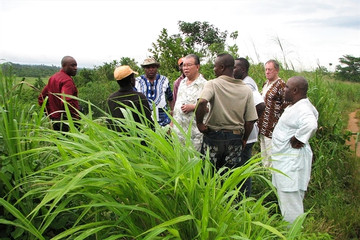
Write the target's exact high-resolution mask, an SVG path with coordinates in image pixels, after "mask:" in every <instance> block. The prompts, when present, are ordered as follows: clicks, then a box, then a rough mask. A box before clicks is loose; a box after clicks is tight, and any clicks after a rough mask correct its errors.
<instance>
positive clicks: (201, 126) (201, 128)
mask: <svg viewBox="0 0 360 240" xmlns="http://www.w3.org/2000/svg"><path fill="white" fill-rule="evenodd" d="M196 125H197V128H198V129H199V131H200V132H201V133H207V132H208V131H209V128H208V126H206V125H205V124H204V123H198V124H196Z"/></svg>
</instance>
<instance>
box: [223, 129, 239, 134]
mask: <svg viewBox="0 0 360 240" xmlns="http://www.w3.org/2000/svg"><path fill="white" fill-rule="evenodd" d="M220 131H222V132H231V133H233V134H235V135H241V131H240V130H239V129H238V130H228V129H221V130H220Z"/></svg>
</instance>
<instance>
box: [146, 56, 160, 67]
mask: <svg viewBox="0 0 360 240" xmlns="http://www.w3.org/2000/svg"><path fill="white" fill-rule="evenodd" d="M149 65H156V66H157V67H160V63H158V62H157V61H156V60H155V59H153V58H147V59H145V60H144V62H143V63H142V64H141V67H146V66H149Z"/></svg>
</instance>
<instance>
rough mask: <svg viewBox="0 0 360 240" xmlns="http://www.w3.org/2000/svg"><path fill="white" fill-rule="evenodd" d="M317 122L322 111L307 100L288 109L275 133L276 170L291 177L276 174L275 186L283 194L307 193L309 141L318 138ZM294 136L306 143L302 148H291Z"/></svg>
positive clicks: (274, 154)
mask: <svg viewBox="0 0 360 240" xmlns="http://www.w3.org/2000/svg"><path fill="white" fill-rule="evenodd" d="M317 119H318V111H317V110H316V109H315V107H314V106H313V105H312V104H311V102H310V101H309V99H307V98H306V99H301V100H300V101H298V102H296V103H295V104H294V105H290V106H288V107H287V108H286V109H285V111H284V113H283V114H282V115H281V117H280V119H279V122H278V123H277V125H276V127H275V129H274V132H273V137H272V150H271V151H272V156H271V158H272V160H273V162H272V164H273V167H274V168H275V169H278V170H280V171H281V172H283V173H285V174H286V175H287V176H285V175H283V174H281V173H277V172H274V173H273V178H272V181H273V184H274V186H275V187H276V188H278V189H279V190H281V191H285V192H286V191H290V192H291V191H298V190H303V191H306V190H307V186H308V183H309V180H310V173H311V163H312V151H311V147H310V144H309V139H310V138H311V137H312V136H313V135H314V134H315V131H316V129H317ZM293 136H295V138H296V139H298V140H299V141H301V142H302V143H304V146H303V147H302V148H300V149H296V148H293V147H292V146H291V143H290V139H291V138H292V137H293Z"/></svg>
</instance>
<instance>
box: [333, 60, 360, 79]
mask: <svg viewBox="0 0 360 240" xmlns="http://www.w3.org/2000/svg"><path fill="white" fill-rule="evenodd" d="M339 61H340V65H337V66H336V71H335V76H336V78H337V79H339V80H343V81H350V82H360V57H354V56H352V55H344V56H343V57H342V58H339Z"/></svg>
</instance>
